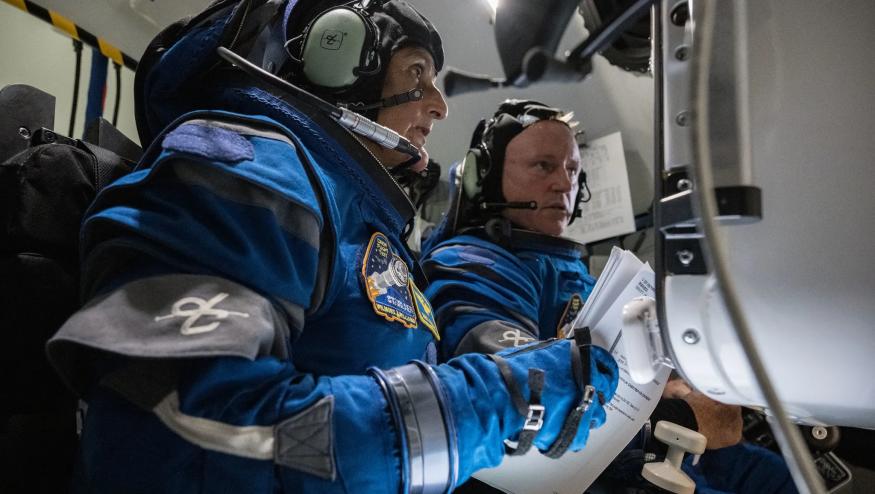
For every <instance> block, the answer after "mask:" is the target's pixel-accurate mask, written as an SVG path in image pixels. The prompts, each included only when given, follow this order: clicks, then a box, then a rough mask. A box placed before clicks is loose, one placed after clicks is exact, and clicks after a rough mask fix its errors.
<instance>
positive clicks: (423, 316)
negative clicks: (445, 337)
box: [410, 276, 441, 341]
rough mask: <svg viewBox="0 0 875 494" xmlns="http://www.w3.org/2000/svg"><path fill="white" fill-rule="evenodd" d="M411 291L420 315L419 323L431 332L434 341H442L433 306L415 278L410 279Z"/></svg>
mask: <svg viewBox="0 0 875 494" xmlns="http://www.w3.org/2000/svg"><path fill="white" fill-rule="evenodd" d="M410 291H411V292H412V293H413V301H414V302H415V303H416V313H417V314H419V322H421V323H422V325H423V326H425V327H426V328H428V330H429V331H431V334H433V335H434V339H436V340H438V341H440V339H441V335H440V334H438V330H437V323H436V322H434V312H432V309H431V304H430V303H428V299H427V298H425V295H423V294H422V292H421V291H419V288H418V287H417V286H416V283H414V282H413V277H412V276H411V277H410Z"/></svg>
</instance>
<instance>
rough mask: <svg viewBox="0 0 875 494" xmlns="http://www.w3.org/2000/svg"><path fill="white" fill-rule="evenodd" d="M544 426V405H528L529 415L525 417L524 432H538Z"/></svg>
mask: <svg viewBox="0 0 875 494" xmlns="http://www.w3.org/2000/svg"><path fill="white" fill-rule="evenodd" d="M543 426H544V405H539V404H535V403H529V413H528V414H527V415H526V423H525V424H524V425H523V430H524V431H535V432H537V431H539V430H541V427H543Z"/></svg>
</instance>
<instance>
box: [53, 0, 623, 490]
mask: <svg viewBox="0 0 875 494" xmlns="http://www.w3.org/2000/svg"><path fill="white" fill-rule="evenodd" d="M220 46H222V47H225V48H228V49H229V50H231V51H232V52H234V53H237V54H240V55H242V56H244V57H245V58H246V59H248V60H249V61H251V62H253V63H255V64H256V65H258V66H260V67H261V68H262V69H263V70H265V71H267V72H269V73H272V74H273V75H276V76H279V77H281V78H283V79H285V80H286V81H290V82H292V83H294V84H296V85H298V86H299V87H300V88H302V89H304V90H306V91H309V92H310V93H312V94H315V95H318V96H320V97H321V98H323V99H324V100H325V101H328V102H330V103H333V104H338V105H344V106H345V107H347V108H352V109H355V110H356V111H358V112H360V113H361V114H364V115H366V116H369V117H370V118H373V119H375V120H376V121H377V122H378V123H380V124H383V125H385V126H386V127H388V128H390V129H392V130H394V131H395V132H397V133H398V134H400V135H401V136H403V137H405V138H406V139H408V140H409V141H410V142H412V143H413V145H414V146H415V147H417V148H418V151H419V155H420V160H419V161H418V162H416V163H412V164H411V163H410V162H411V161H414V160H413V159H411V158H410V156H408V155H406V154H402V153H399V152H397V151H395V150H393V149H388V148H385V149H384V148H382V147H380V146H378V145H377V144H376V143H375V142H371V141H368V140H365V139H362V138H360V137H356V136H355V135H353V134H352V133H350V132H349V131H347V130H346V129H345V128H343V127H341V126H340V125H338V123H337V122H336V121H335V119H334V118H332V117H330V116H329V115H327V114H326V113H325V112H323V111H322V110H321V109H320V107H319V106H318V105H316V104H313V103H312V102H313V100H312V99H310V98H309V97H305V96H306V95H303V93H299V92H296V91H298V90H292V91H284V90H280V89H277V88H275V87H274V86H273V85H270V84H268V83H267V82H266V81H268V80H269V77H268V78H265V77H261V76H259V77H253V76H252V74H251V73H250V72H245V73H244V72H243V71H241V70H239V69H238V68H235V67H233V66H231V65H230V64H228V63H225V62H224V61H223V60H222V59H221V58H220V57H219V56H218V55H217V48H218V47H220ZM350 50H352V51H350ZM332 57H337V58H332ZM442 65H443V52H442V48H441V40H440V37H439V35H438V33H437V32H436V31H435V29H434V28H433V27H432V25H431V24H430V23H429V22H428V21H427V20H426V19H425V18H424V17H422V16H421V15H420V14H419V13H418V12H417V11H416V10H415V9H413V8H412V7H411V6H410V5H408V4H407V3H405V2H403V1H402V0H390V1H386V2H366V3H365V4H351V3H346V2H344V3H341V2H337V1H335V2H326V1H307V0H300V1H257V0H251V1H248V0H247V1H242V2H236V1H228V0H226V1H221V2H216V3H214V4H212V5H211V6H210V7H209V8H208V9H207V10H206V11H205V12H204V13H202V14H200V15H198V16H196V17H194V18H192V19H190V20H188V21H186V22H181V23H178V24H174V25H172V26H170V27H169V28H167V29H166V30H165V31H164V32H162V33H161V34H160V35H159V36H158V37H157V38H156V39H155V40H154V41H153V42H152V44H151V45H150V47H149V48H148V49H147V51H146V53H145V54H144V56H143V58H142V59H141V62H140V68H139V70H138V73H137V78H136V82H135V86H136V90H137V94H136V96H135V97H136V101H137V123H138V130H139V132H140V139H141V142H142V143H143V145H144V146H148V148H147V151H146V153H145V157H144V158H143V160H142V161H141V162H140V164H139V165H138V167H137V169H136V170H135V171H134V172H133V173H131V174H130V175H127V176H125V177H124V178H122V179H120V180H118V181H117V182H115V183H113V184H112V185H111V186H109V187H108V188H106V189H104V190H103V191H102V192H101V193H100V194H99V196H98V198H97V199H96V200H95V202H94V204H93V205H92V206H91V208H90V210H89V212H88V214H87V215H86V217H85V219H84V221H83V227H82V234H81V261H82V267H83V269H82V290H83V294H84V295H83V296H84V299H85V301H86V303H85V305H84V306H83V307H82V309H81V310H79V311H78V312H77V313H76V314H74V315H73V316H72V317H71V318H70V319H69V320H68V321H67V322H66V323H65V324H64V326H63V327H62V328H61V329H60V330H59V332H58V333H57V335H56V336H55V337H54V338H53V339H52V340H51V341H50V342H49V343H48V346H47V352H48V355H49V358H50V360H51V362H52V363H53V365H54V366H55V367H56V368H57V369H58V371H59V373H60V374H61V375H62V376H63V378H64V379H65V381H66V382H67V383H68V385H70V386H71V388H72V389H74V390H75V391H77V392H78V393H79V394H80V395H81V396H82V397H83V399H84V400H85V401H86V402H87V405H88V407H87V414H86V416H85V422H84V429H83V432H82V438H81V452H80V459H79V466H78V473H77V478H76V479H75V483H76V487H77V488H78V489H79V490H80V491H84V492H109V493H120V492H124V493H136V492H150V493H152V492H354V493H361V492H390V493H395V492H399V491H401V492H423V493H436V492H447V491H451V490H452V489H453V488H454V487H455V486H456V485H458V484H459V483H461V482H463V481H464V480H465V479H467V478H468V477H469V476H470V475H471V474H472V473H473V472H474V471H476V470H478V469H480V468H485V467H490V466H494V465H497V464H498V463H499V462H500V461H501V459H502V458H503V456H504V455H505V452H506V449H505V448H506V447H507V446H506V445H505V443H504V441H505V440H515V441H518V444H520V446H518V448H519V449H521V448H522V446H521V445H522V444H526V443H529V444H533V445H534V446H536V447H538V448H541V449H548V448H551V449H552V450H553V451H554V452H555V454H556V455H561V454H562V453H563V452H564V451H566V450H579V449H581V448H583V447H584V445H585V443H586V439H587V437H588V433H589V430H590V428H592V427H598V426H599V425H601V423H603V421H604V417H605V415H604V409H603V405H604V403H606V401H608V400H610V399H611V397H612V396H613V393H614V391H615V389H616V384H617V366H616V363H615V362H614V361H613V359H612V358H611V357H610V355H609V354H608V353H607V352H606V351H605V350H603V349H601V348H597V347H593V346H591V345H587V344H585V342H581V343H580V344H578V342H573V341H569V340H563V341H554V342H547V343H542V344H536V345H531V346H528V347H525V348H523V349H522V350H518V351H515V352H508V353H504V354H501V355H500V356H497V357H493V358H489V357H486V356H483V355H468V356H465V357H462V358H459V359H455V360H452V361H449V362H447V363H444V364H442V365H436V361H437V359H436V346H435V344H436V342H437V341H438V340H439V333H438V331H437V327H436V325H435V321H434V318H433V315H432V312H431V307H430V305H429V303H428V302H427V300H426V299H425V297H424V296H423V294H422V292H421V291H420V290H421V289H422V288H424V286H425V280H424V278H423V277H422V274H421V269H420V268H419V266H418V264H417V263H416V262H415V261H414V259H413V258H412V256H411V254H410V253H409V252H408V250H407V249H406V248H405V244H404V242H403V232H404V231H405V229H406V227H407V224H408V223H409V222H410V220H411V218H412V216H413V208H412V206H411V205H410V202H409V200H408V199H407V197H406V196H405V195H404V194H403V192H402V190H401V189H400V187H399V186H398V185H397V183H396V182H395V181H394V180H393V177H392V175H391V173H390V170H391V169H392V168H394V167H397V166H412V167H413V168H414V169H420V168H421V167H422V164H423V163H425V162H427V153H426V152H425V149H424V145H425V141H426V138H427V136H428V133H429V132H430V130H431V126H432V124H433V122H434V121H435V120H440V119H443V118H444V116H445V115H446V111H447V108H446V104H445V102H444V100H443V97H442V95H441V94H440V92H439V90H438V89H437V88H436V87H435V80H436V75H437V72H438V71H439V70H440V68H441V66H442ZM519 449H518V450H519Z"/></svg>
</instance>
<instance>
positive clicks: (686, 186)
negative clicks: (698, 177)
mask: <svg viewBox="0 0 875 494" xmlns="http://www.w3.org/2000/svg"><path fill="white" fill-rule="evenodd" d="M677 188H678V190H680V191H685V190H690V189H692V188H693V181H692V180H690V179H688V178H682V179H680V180H678V183H677Z"/></svg>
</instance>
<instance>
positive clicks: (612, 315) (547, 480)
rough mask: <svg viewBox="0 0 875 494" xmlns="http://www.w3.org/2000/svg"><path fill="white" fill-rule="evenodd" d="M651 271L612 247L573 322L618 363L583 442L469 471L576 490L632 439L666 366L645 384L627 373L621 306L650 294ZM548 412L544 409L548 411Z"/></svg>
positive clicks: (530, 487) (512, 485)
mask: <svg viewBox="0 0 875 494" xmlns="http://www.w3.org/2000/svg"><path fill="white" fill-rule="evenodd" d="M653 281H654V274H653V270H652V269H651V268H650V266H649V265H648V264H645V263H642V262H641V261H640V260H638V258H637V257H635V255H634V254H632V253H631V252H629V251H625V250H621V249H618V248H616V247H615V248H614V249H613V251H612V252H611V256H610V258H609V259H608V263H607V265H606V266H605V270H604V272H603V273H602V276H601V277H599V279H598V282H597V283H596V286H595V287H594V288H593V291H592V294H591V295H590V297H589V298H588V299H587V301H586V303H585V304H584V307H583V309H581V311H580V314H578V316H577V318H576V319H575V322H574V324H573V327H583V326H589V327H590V329H591V330H592V337H593V343H594V344H597V345H599V346H602V347H604V348H606V349H608V350H609V351H610V352H611V354H612V355H613V356H614V358H615V359H616V360H617V364H619V366H620V382H619V385H618V387H617V393H616V395H615V396H614V398H613V399H612V400H611V402H610V403H609V404H608V405H607V406H606V407H605V409H606V411H607V422H605V424H604V425H603V426H602V427H601V428H599V429H596V430H594V431H592V434H590V437H589V441H588V442H587V446H586V448H585V449H583V450H582V451H578V452H576V453H566V454H565V455H564V456H563V457H562V458H559V459H557V460H553V459H550V458H547V457H546V456H544V455H542V454H541V453H539V452H538V451H537V450H535V449H534V448H533V449H531V450H530V451H529V453H527V454H526V455H523V456H508V457H505V459H504V461H503V462H502V464H501V465H499V466H498V467H496V468H491V469H487V470H481V471H480V472H477V473H476V474H475V475H474V476H475V477H477V478H478V479H480V480H482V481H483V482H486V483H487V484H490V485H492V486H494V487H496V488H498V489H501V490H504V491H506V492H510V493H515V494H541V493H543V494H554V493H556V494H564V493H573V494H580V493H581V492H583V491H584V490H586V489H587V488H588V487H589V486H590V485H591V484H592V482H593V481H594V480H595V479H596V477H598V475H599V474H601V473H602V471H604V469H605V467H607V466H608V464H609V463H610V462H611V461H612V460H613V459H614V458H615V457H616V456H617V454H619V453H620V451H621V450H622V449H623V448H624V447H625V446H626V445H627V444H628V443H629V441H631V440H632V438H633V437H634V436H635V434H636V433H637V432H638V431H639V430H640V429H641V427H642V426H643V425H644V422H645V421H646V420H647V418H648V417H649V416H650V414H651V413H652V412H653V409H654V408H655V407H656V403H657V401H658V400H659V398H660V396H661V395H662V390H663V388H664V387H665V381H666V378H667V377H668V373H669V369H668V368H667V367H663V368H661V369H660V371H659V372H658V373H657V376H656V379H654V380H653V381H652V382H650V383H648V384H644V385H640V384H635V383H634V382H633V381H632V379H631V378H630V377H629V371H628V367H627V364H626V357H625V352H624V350H623V345H622V344H620V341H621V334H622V333H621V330H622V318H623V306H624V305H626V303H628V302H629V301H630V300H632V299H633V298H635V297H639V296H642V295H643V296H649V297H653V296H654V291H653ZM547 413H549V410H548V411H547Z"/></svg>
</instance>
